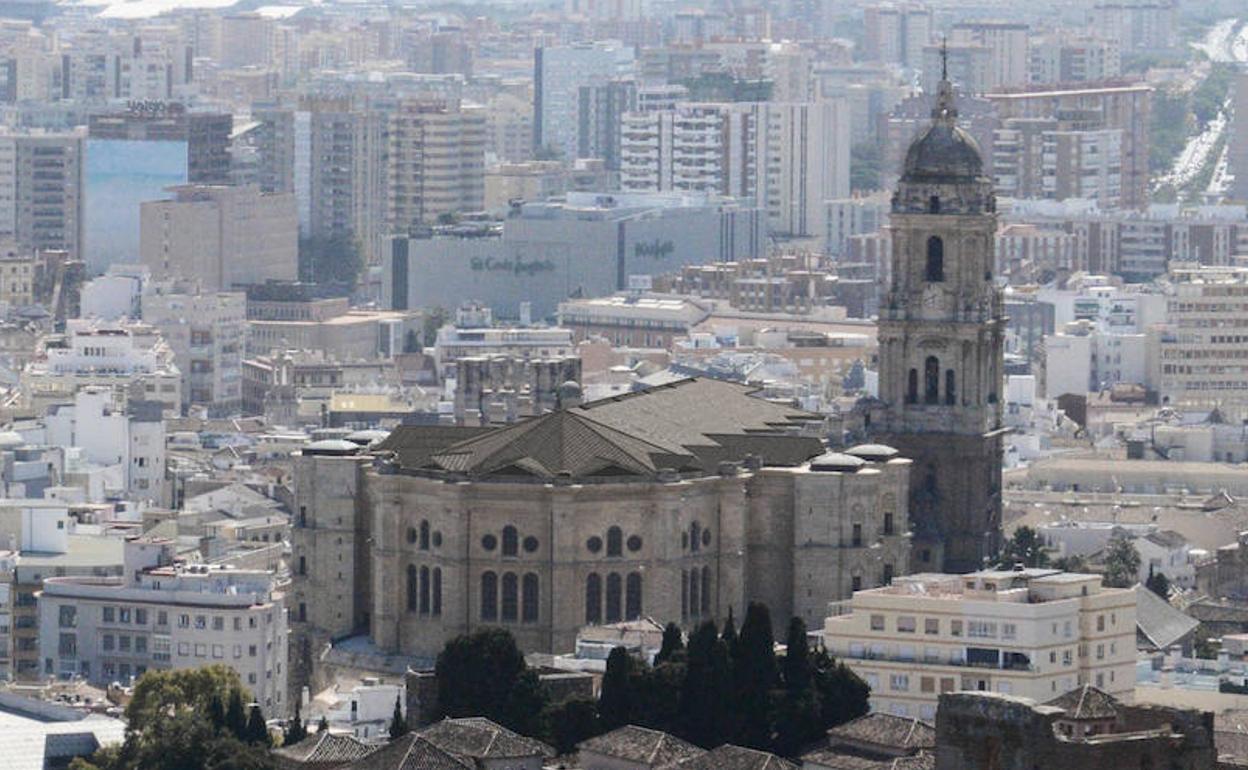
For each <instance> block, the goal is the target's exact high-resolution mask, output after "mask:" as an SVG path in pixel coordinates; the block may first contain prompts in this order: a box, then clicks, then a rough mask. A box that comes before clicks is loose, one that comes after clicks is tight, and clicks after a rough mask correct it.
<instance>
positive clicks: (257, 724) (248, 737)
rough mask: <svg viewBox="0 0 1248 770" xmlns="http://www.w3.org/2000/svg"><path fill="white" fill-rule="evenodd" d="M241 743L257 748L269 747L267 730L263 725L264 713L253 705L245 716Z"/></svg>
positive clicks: (266, 726)
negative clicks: (245, 725) (245, 723)
mask: <svg viewBox="0 0 1248 770" xmlns="http://www.w3.org/2000/svg"><path fill="white" fill-rule="evenodd" d="M243 741H244V742H245V743H250V744H253V745H257V746H267V745H269V728H268V725H266V724H265V723H264V712H263V711H261V710H260V707H259V706H256V705H254V704H253V705H252V707H251V713H249V714H248V715H247V727H246V729H245V730H244V737H243Z"/></svg>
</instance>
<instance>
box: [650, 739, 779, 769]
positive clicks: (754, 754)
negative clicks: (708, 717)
mask: <svg viewBox="0 0 1248 770" xmlns="http://www.w3.org/2000/svg"><path fill="white" fill-rule="evenodd" d="M670 767H671V768H672V770H798V767H799V766H798V765H796V764H794V763H793V762H790V761H788V760H787V759H784V758H782V757H778V756H776V755H775V754H768V753H767V752H765V751H756V750H755V749H747V748H743V747H741V746H733V745H732V744H728V743H725V744H724V745H723V746H720V747H719V748H717V749H712V750H710V751H708V752H705V753H703V754H700V755H698V756H696V757H692V758H690V759H685V760H681V761H680V762H678V763H676V764H675V765H671V766H670ZM665 770H667V769H666V768H665Z"/></svg>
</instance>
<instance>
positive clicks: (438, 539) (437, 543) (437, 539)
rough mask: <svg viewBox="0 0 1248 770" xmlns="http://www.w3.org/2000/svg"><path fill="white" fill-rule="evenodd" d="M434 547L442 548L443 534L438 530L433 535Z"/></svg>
mask: <svg viewBox="0 0 1248 770" xmlns="http://www.w3.org/2000/svg"><path fill="white" fill-rule="evenodd" d="M433 547H434V548H441V547H442V533H441V532H440V531H438V530H434V533H433Z"/></svg>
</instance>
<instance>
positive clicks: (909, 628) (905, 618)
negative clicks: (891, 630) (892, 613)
mask: <svg viewBox="0 0 1248 770" xmlns="http://www.w3.org/2000/svg"><path fill="white" fill-rule="evenodd" d="M916 627H917V626H916V624H915V620H914V616H913V615H898V616H897V633H899V634H913V633H914V630H915V628H916Z"/></svg>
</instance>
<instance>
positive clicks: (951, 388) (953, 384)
mask: <svg viewBox="0 0 1248 770" xmlns="http://www.w3.org/2000/svg"><path fill="white" fill-rule="evenodd" d="M945 403H946V404H950V405H953V404H956V403H958V378H957V375H955V374H954V373H953V370H952V369H946V370H945Z"/></svg>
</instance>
